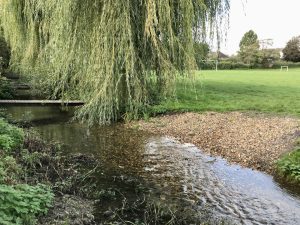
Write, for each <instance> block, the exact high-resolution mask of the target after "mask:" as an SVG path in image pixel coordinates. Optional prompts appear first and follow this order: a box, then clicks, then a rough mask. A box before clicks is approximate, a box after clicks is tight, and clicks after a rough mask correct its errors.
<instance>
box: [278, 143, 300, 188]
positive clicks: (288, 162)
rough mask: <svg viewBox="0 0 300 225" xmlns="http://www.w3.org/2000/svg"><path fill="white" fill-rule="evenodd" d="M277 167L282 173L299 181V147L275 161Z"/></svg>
mask: <svg viewBox="0 0 300 225" xmlns="http://www.w3.org/2000/svg"><path fill="white" fill-rule="evenodd" d="M277 168H278V170H279V172H280V173H281V174H282V175H284V176H286V177H288V178H290V179H291V180H293V181H295V182H297V183H300V149H298V150H296V151H294V152H291V153H289V154H287V155H285V156H284V157H283V158H282V159H281V160H279V161H278V162H277Z"/></svg>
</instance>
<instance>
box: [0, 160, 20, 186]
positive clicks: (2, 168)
mask: <svg viewBox="0 0 300 225" xmlns="http://www.w3.org/2000/svg"><path fill="white" fill-rule="evenodd" d="M0 156H1V155H0ZM21 171H22V168H21V166H20V165H19V164H18V163H17V162H16V160H15V159H14V158H13V157H11V156H5V157H3V156H1V158H0V184H15V183H17V182H18V180H19V176H20V174H21Z"/></svg>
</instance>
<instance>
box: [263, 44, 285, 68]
mask: <svg viewBox="0 0 300 225" xmlns="http://www.w3.org/2000/svg"><path fill="white" fill-rule="evenodd" d="M273 44H274V41H273V39H263V40H260V41H259V45H260V47H261V50H260V54H259V63H260V64H261V65H262V66H263V67H265V68H267V67H272V66H273V64H274V62H275V61H276V60H279V59H280V49H274V48H272V47H273Z"/></svg>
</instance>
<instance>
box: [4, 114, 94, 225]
mask: <svg viewBox="0 0 300 225" xmlns="http://www.w3.org/2000/svg"><path fill="white" fill-rule="evenodd" d="M78 160H79V158H78V157H77V156H73V157H63V156H62V155H61V153H60V150H59V148H58V146H56V145H51V144H46V143H44V142H43V141H42V140H40V139H39V138H37V137H36V134H32V133H31V132H29V131H25V130H23V129H21V128H18V127H16V126H14V125H11V124H9V123H7V122H6V121H5V120H4V119H3V118H0V196H1V197H0V221H1V224H4V225H11V224H20V225H23V224H27V225H32V224H37V223H39V220H40V219H41V218H42V217H41V216H42V215H46V214H47V213H48V211H49V209H51V206H52V204H55V202H56V201H59V200H58V199H57V197H59V196H65V195H66V194H71V195H75V196H79V197H85V196H87V195H89V191H90V189H88V188H86V186H85V184H86V185H87V184H88V178H89V176H86V174H85V173H83V170H81V168H82V167H81V164H82V163H80V161H78ZM83 177H84V178H85V183H84V184H83V183H82V182H81V181H82V179H83ZM88 185H89V186H90V184H88ZM54 196H56V198H54ZM79 197H78V198H77V202H76V204H81V201H82V200H81V199H80V198H79ZM56 199H57V200H56ZM64 207H65V208H67V207H69V208H70V206H66V205H64ZM82 207H88V206H87V205H86V206H82ZM79 210H80V208H79ZM91 210H92V208H91ZM50 212H51V210H50ZM66 213H67V212H65V213H63V216H64V217H63V218H62V219H63V220H66V221H70V222H71V223H72V220H73V221H74V220H77V221H78V220H79V221H88V222H92V221H93V217H92V216H90V215H89V214H87V215H81V214H78V215H77V217H76V216H72V219H70V218H68V215H67V214H66ZM88 213H90V214H91V212H88ZM87 216H89V217H88V218H87ZM52 217H53V218H55V215H51V213H50V218H48V220H50V221H51V222H55V219H53V218H52ZM43 221H44V222H43V223H41V224H47V219H46V220H43Z"/></svg>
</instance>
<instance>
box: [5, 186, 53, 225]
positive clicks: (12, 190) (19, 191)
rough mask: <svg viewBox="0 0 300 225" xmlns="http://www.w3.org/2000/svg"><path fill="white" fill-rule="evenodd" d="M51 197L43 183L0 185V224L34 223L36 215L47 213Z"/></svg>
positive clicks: (29, 224) (21, 224)
mask: <svg viewBox="0 0 300 225" xmlns="http://www.w3.org/2000/svg"><path fill="white" fill-rule="evenodd" d="M53 197H54V196H53V194H52V192H51V191H50V189H49V188H47V187H46V186H43V185H37V186H35V187H33V186H29V185H17V186H7V185H0V221H1V224H3V225H6V224H7V225H11V224H17V225H18V224H20V225H23V224H28V225H31V224H35V223H36V216H38V215H40V214H45V213H47V211H48V208H49V207H50V206H51V202H52V200H53Z"/></svg>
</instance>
